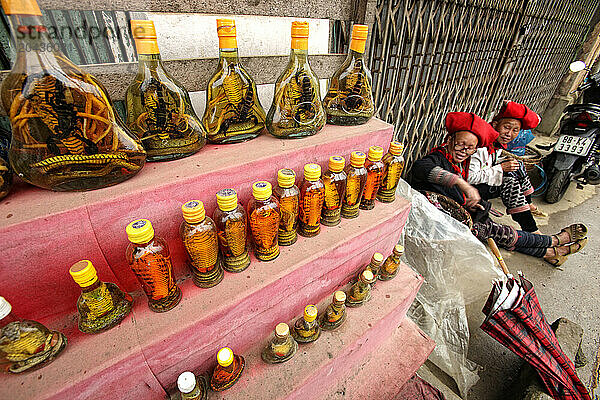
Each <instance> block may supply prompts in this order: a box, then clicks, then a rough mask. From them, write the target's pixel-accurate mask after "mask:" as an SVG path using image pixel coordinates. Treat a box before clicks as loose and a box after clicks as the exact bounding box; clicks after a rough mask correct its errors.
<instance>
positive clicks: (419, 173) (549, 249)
mask: <svg viewBox="0 0 600 400" xmlns="http://www.w3.org/2000/svg"><path fill="white" fill-rule="evenodd" d="M446 130H447V131H448V135H447V136H446V140H445V142H444V144H442V145H441V146H439V147H435V148H434V149H432V150H431V152H430V153H429V154H428V155H426V156H425V157H423V158H421V159H419V160H417V161H415V162H414V164H413V166H412V169H411V171H410V174H409V179H410V182H411V185H412V186H413V188H415V189H417V190H425V191H433V192H436V193H440V194H443V195H445V196H447V197H449V198H451V199H453V200H455V201H456V202H458V203H459V204H460V205H462V206H464V207H465V209H467V210H468V211H469V213H470V214H471V216H472V217H473V221H474V224H473V229H472V232H473V234H474V235H475V236H476V237H477V238H478V239H480V240H482V241H485V240H487V239H488V238H490V237H491V238H493V239H494V240H495V241H496V242H497V243H498V245H500V246H502V247H504V248H505V249H507V250H514V251H518V252H521V253H524V254H528V255H531V256H534V257H540V258H544V260H546V261H547V262H549V263H550V264H552V265H554V266H559V265H561V264H562V263H564V262H565V260H566V259H567V256H568V255H569V254H572V253H575V252H577V251H579V250H580V249H581V248H582V247H583V246H585V244H586V243H587V238H585V236H586V235H587V228H585V226H584V225H582V224H574V225H571V226H570V227H568V228H565V229H563V230H561V232H560V233H559V234H557V235H552V236H548V235H541V234H534V233H530V232H527V231H523V230H517V229H515V228H513V227H511V226H508V225H503V224H499V223H496V222H494V221H492V219H491V218H490V217H489V215H488V211H489V209H490V203H488V202H487V201H485V200H482V199H481V196H480V195H479V192H478V190H477V189H476V188H475V187H473V186H472V185H471V184H470V183H468V181H469V169H470V168H469V166H470V163H471V155H472V154H473V153H475V151H476V150H477V149H478V148H489V147H491V146H492V145H493V143H494V142H495V141H496V139H497V138H498V132H497V131H495V130H494V129H493V128H492V126H491V125H490V124H488V123H487V122H485V121H484V120H483V119H481V118H480V117H478V116H477V115H475V114H472V113H462V112H451V113H448V115H447V116H446ZM584 229H585V231H584ZM568 243H573V244H571V245H570V246H567V245H566V244H568Z"/></svg>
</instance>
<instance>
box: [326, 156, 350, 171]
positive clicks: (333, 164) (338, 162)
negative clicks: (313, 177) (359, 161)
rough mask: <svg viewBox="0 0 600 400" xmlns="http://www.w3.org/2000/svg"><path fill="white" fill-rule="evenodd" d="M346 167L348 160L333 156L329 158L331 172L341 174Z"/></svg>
mask: <svg viewBox="0 0 600 400" xmlns="http://www.w3.org/2000/svg"><path fill="white" fill-rule="evenodd" d="M345 166H346V160H345V159H344V157H340V156H331V157H329V170H330V171H332V172H340V171H342V170H343V169H344V167H345Z"/></svg>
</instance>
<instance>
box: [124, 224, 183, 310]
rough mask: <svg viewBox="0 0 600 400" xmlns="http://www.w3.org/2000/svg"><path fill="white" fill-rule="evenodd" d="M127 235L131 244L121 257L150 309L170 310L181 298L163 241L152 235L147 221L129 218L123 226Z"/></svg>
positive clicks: (151, 229)
mask: <svg viewBox="0 0 600 400" xmlns="http://www.w3.org/2000/svg"><path fill="white" fill-rule="evenodd" d="M127 234H128V236H129V240H130V241H131V243H129V245H128V246H127V250H126V253H125V254H126V255H125V256H126V258H127V262H128V263H129V266H130V267H131V269H132V271H133V273H134V274H135V276H136V277H137V279H138V281H139V282H140V284H141V285H142V289H144V292H145V293H146V296H148V306H149V307H150V309H151V310H152V311H154V312H165V311H169V310H171V309H172V308H173V307H175V306H176V305H177V304H179V301H180V300H181V289H179V286H177V285H176V284H175V280H174V279H173V266H172V265H171V254H170V252H169V246H168V245H167V242H166V241H165V240H164V239H163V238H160V237H158V236H154V229H153V228H152V224H151V223H150V221H148V220H143V219H142V220H137V221H133V222H132V223H130V224H129V225H128V226H127ZM134 240H135V242H134Z"/></svg>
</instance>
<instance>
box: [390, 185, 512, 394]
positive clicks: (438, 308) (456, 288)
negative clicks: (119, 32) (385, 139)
mask: <svg viewBox="0 0 600 400" xmlns="http://www.w3.org/2000/svg"><path fill="white" fill-rule="evenodd" d="M397 195H399V196H402V197H404V198H406V199H408V200H409V201H411V203H412V208H411V211H410V215H409V217H408V220H407V222H406V226H405V227H404V232H403V235H402V236H403V241H404V247H405V259H406V261H407V263H408V264H409V265H410V266H411V267H412V268H413V269H415V270H416V271H417V272H419V273H420V274H421V275H423V277H424V278H425V283H424V284H423V286H422V287H421V290H420V291H419V293H418V294H417V297H416V299H415V301H414V303H413V305H412V306H411V308H410V310H409V313H408V315H409V317H410V318H411V319H412V320H413V321H414V322H415V323H416V324H417V325H418V326H419V327H420V328H421V329H422V330H423V331H424V332H425V333H426V334H427V335H428V336H429V337H431V338H432V339H433V340H435V342H436V347H435V349H434V350H433V353H432V354H431V355H430V356H429V360H430V361H431V362H433V363H434V364H436V365H437V366H438V367H439V368H440V369H441V370H442V371H444V372H445V373H446V374H448V375H449V376H450V377H452V379H454V381H455V382H456V384H457V386H458V389H459V391H460V394H461V397H463V398H466V395H467V392H468V391H469V389H470V388H471V386H473V385H474V384H475V383H476V382H477V381H478V380H479V376H478V369H479V366H478V365H477V364H475V363H474V362H472V361H470V360H468V359H467V351H468V347H469V326H468V324H467V315H466V310H465V304H469V303H470V302H473V301H475V300H478V299H481V297H482V296H483V295H485V294H486V293H489V291H490V288H491V281H492V279H494V278H498V277H501V276H503V275H502V272H501V271H500V270H499V269H498V268H497V267H496V266H495V264H494V260H493V258H492V256H491V255H490V254H489V253H488V251H487V249H486V248H485V246H484V245H483V244H482V243H481V242H480V241H479V240H477V239H476V238H475V236H473V234H471V231H470V230H469V228H468V227H467V226H465V225H463V224H462V223H460V222H458V221H456V220H455V219H453V218H452V217H450V216H449V215H447V214H445V213H443V212H441V211H440V210H438V209H437V208H436V207H435V206H433V205H432V204H431V203H429V201H427V199H426V198H425V196H423V195H422V194H421V193H419V192H417V191H415V190H413V189H412V188H411V187H410V186H409V185H408V183H406V182H405V181H401V182H400V184H399V185H398V190H397Z"/></svg>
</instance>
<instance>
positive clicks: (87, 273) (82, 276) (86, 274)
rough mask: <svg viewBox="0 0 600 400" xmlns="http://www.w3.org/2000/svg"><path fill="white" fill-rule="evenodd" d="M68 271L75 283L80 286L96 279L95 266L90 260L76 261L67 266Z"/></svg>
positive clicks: (86, 285)
mask: <svg viewBox="0 0 600 400" xmlns="http://www.w3.org/2000/svg"><path fill="white" fill-rule="evenodd" d="M69 273H70V274H71V276H72V277H73V280H74V281H75V283H77V284H78V285H79V286H81V287H88V286H91V285H92V284H93V283H94V282H96V281H97V280H98V274H97V273H96V268H94V266H93V265H92V262H91V261H90V260H81V261H77V262H76V263H75V264H73V265H72V266H71V268H69Z"/></svg>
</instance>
